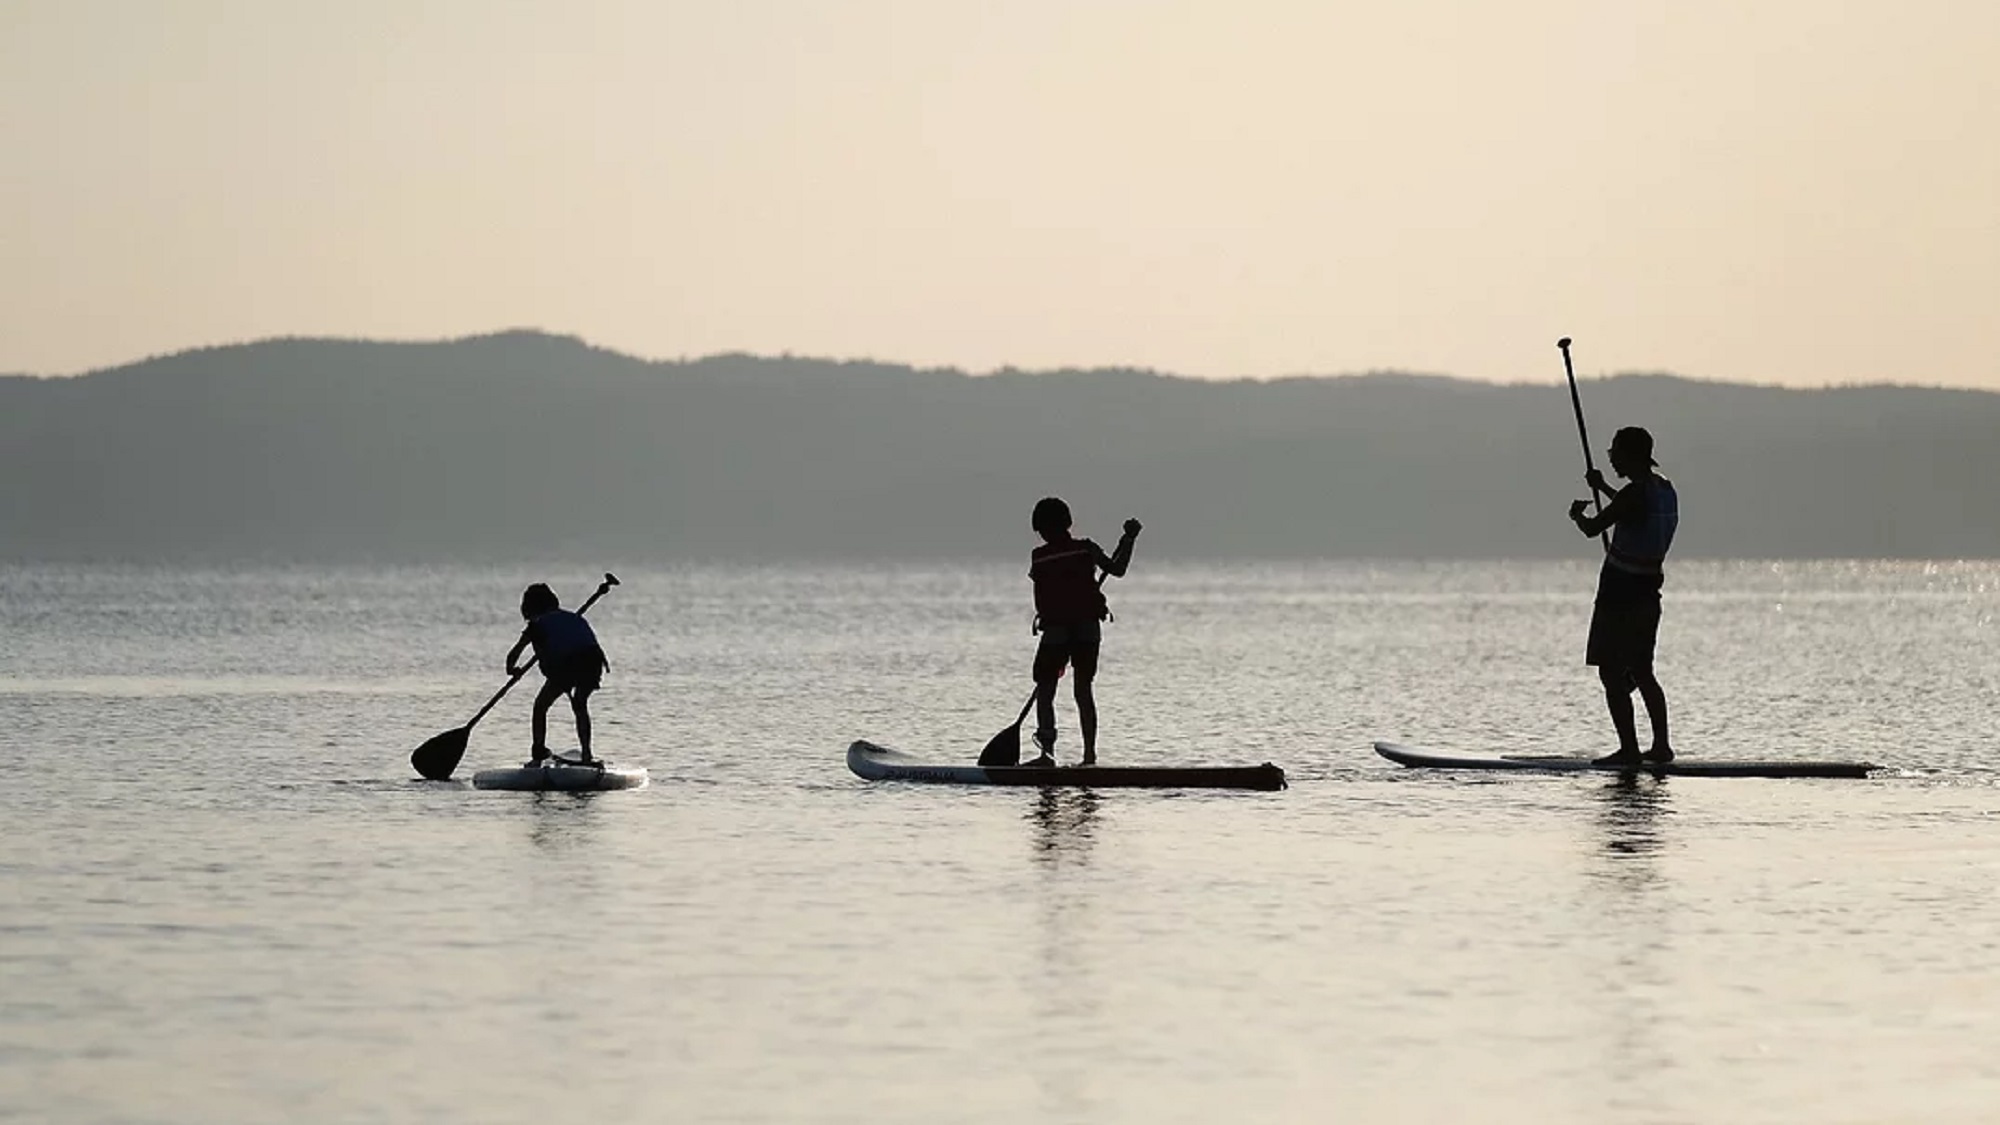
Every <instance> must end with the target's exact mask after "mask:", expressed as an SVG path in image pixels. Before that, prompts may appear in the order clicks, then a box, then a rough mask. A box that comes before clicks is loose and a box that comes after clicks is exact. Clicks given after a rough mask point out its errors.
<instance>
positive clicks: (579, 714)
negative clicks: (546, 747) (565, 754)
mask: <svg viewBox="0 0 2000 1125" xmlns="http://www.w3.org/2000/svg"><path fill="white" fill-rule="evenodd" d="M569 709H570V710H571V711H573V712H575V714H576V745H577V749H578V750H579V751H580V755H581V757H582V758H583V760H584V761H586V762H588V761H589V760H590V689H589V688H585V687H580V688H572V689H570V693H569Z"/></svg>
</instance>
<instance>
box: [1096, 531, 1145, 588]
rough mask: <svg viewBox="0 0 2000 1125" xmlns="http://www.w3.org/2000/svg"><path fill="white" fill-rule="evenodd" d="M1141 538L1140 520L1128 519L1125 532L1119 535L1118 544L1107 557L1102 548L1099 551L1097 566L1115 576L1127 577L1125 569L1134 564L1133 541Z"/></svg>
mask: <svg viewBox="0 0 2000 1125" xmlns="http://www.w3.org/2000/svg"><path fill="white" fill-rule="evenodd" d="M1137 538H1139V521H1138V520H1126V521H1125V534H1123V535H1121V536H1119V537H1118V546H1117V547H1116V548H1114V549H1113V550H1112V552H1111V554H1110V556H1109V557H1108V558H1107V557H1106V556H1105V554H1104V552H1103V551H1102V550H1100V551H1098V552H1097V567H1098V569H1099V570H1102V571H1103V572H1104V573H1106V574H1109V575H1110V576H1112V577H1113V578H1123V577H1125V570H1126V568H1127V567H1130V566H1131V565H1132V542H1133V540H1135V539H1137Z"/></svg>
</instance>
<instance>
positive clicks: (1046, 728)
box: [1035, 680, 1056, 747]
mask: <svg viewBox="0 0 2000 1125" xmlns="http://www.w3.org/2000/svg"><path fill="white" fill-rule="evenodd" d="M1035 733H1036V734H1040V735H1044V736H1046V737H1047V739H1048V744H1049V745H1050V746H1051V747H1053V746H1054V745H1055V741H1056V681H1055V680H1037V681H1035Z"/></svg>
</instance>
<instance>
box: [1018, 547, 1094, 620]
mask: <svg viewBox="0 0 2000 1125" xmlns="http://www.w3.org/2000/svg"><path fill="white" fill-rule="evenodd" d="M1100 554H1102V552H1101V551H1100V550H1098V547H1097V544H1095V543H1092V542H1091V541H1090V540H1088V539H1062V540H1057V541H1056V542H1054V543H1044V544H1042V545H1041V546H1039V547H1037V548H1035V553H1034V560H1033V562H1031V563H1030V564H1029V566H1028V577H1029V578H1030V579H1032V580H1033V581H1034V583H1035V627H1036V629H1037V630H1039V629H1041V628H1042V627H1043V626H1046V625H1081V624H1083V623H1085V622H1088V621H1108V620H1110V619H1111V606H1110V604H1109V603H1107V602H1106V601H1105V600H1104V590H1103V589H1102V588H1101V587H1099V586H1098V584H1097V556H1098V555H1100Z"/></svg>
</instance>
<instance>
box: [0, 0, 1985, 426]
mask: <svg viewBox="0 0 2000 1125" xmlns="http://www.w3.org/2000/svg"><path fill="white" fill-rule="evenodd" d="M1996 58H2000V4H1996V3H1994V2H1993V0H1852V2H1843V0H1508V2H1506V3H1494V2H1492V0H1396V2H1393V3H1392V2H1386V0H1370V2H1367V3H1360V2H1345V0H1206V2H1202V3H1182V2H1173V0H1149V2H1137V0H992V2H973V0H893V2H892V0H825V2H819V0H787V2H773V0H704V2H701V3H672V2H637V0H635V2H631V3H624V2H610V0H602V2H587V0H393V2H379V0H325V2H314V3H305V2H291V0H241V2H237V0H157V2H155V0H129V2H112V0H0V161H4V163H0V371H30V372H41V373H60V372H72V371H78V370H83V369H87V368H91V367H96V366H104V365H109V364H114V363H118V362H123V361H126V360H130V359H134V358H138V357H140V356H142V355H145V354H148V353H157V352H163V351H174V350H179V349H181V348H185V347H189V346H194V345H199V344H207V343H220V342H229V341H237V340H244V339H250V338H256V337H263V336H271V335H339V336H375V337H423V338H434V337H441V336H455V335H464V334H470V333H475V332H482V331H487V330H491V329H496V328H501V327H508V326H528V327H540V328H546V329H548V330H551V331H558V332H568V333H576V334H578V335H581V336H584V337H585V338H587V339H589V340H591V341H592V342H594V343H598V344H602V345H604V346H607V347H613V348H617V349H619V350H623V351H630V352H634V353H637V354H640V355H644V356H649V357H673V356H681V355H699V354H706V353H710V352H714V351H721V350H731V349H741V350H748V351H754V352H762V353H775V352H780V351H792V352H795V353H801V354H812V355H824V356H834V357H875V358H879V359H888V360H901V361H910V362H915V363H922V364H948V365H954V366H962V367H967V368H971V369H975V370H984V369H988V368H992V367H997V366H1002V365H1008V364H1012V365H1015V366H1021V367H1049V366H1058V365H1105V364H1119V365H1140V366H1150V367H1156V368H1160V369H1162V370H1168V371H1174V372H1181V373H1187V374H1200V375H1279V374H1288V373H1300V372H1345V371H1360V370H1367V369H1375V368H1401V369H1406V370H1422V371H1435V372H1444V373H1450V374H1458V375H1466V376H1476V377H1484V378H1495V379H1507V380H1513V379H1542V378H1550V377H1554V378H1560V375H1561V365H1560V360H1559V358H1558V356H1557V353H1556V351H1555V349H1554V347H1553V346H1552V345H1553V342H1554V340H1555V338H1556V337H1557V336H1560V335H1564V334H1569V335H1573V336H1575V337H1576V339H1577V344H1576V355H1577V360H1578V365H1579V368H1580V370H1581V371H1583V372H1586V373H1591V372H1603V371H1612V370H1630V369H1645V370H1660V369H1666V370H1673V371H1678V372H1681V373H1684V374H1691V375H1698V376H1706V377H1715V378H1730V379H1743V380H1751V381H1759V382H1783V383H1792V384H1804V385H1817V384H1824V383H1829V382H1852V381H1874V380H1892V381H1907V382H1924V383H1947V384H1961V385H1975V386H1993V387H2000V316H1996V314H1995V309H1996V308H2000V63H1996V62H1995V60H1996Z"/></svg>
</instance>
